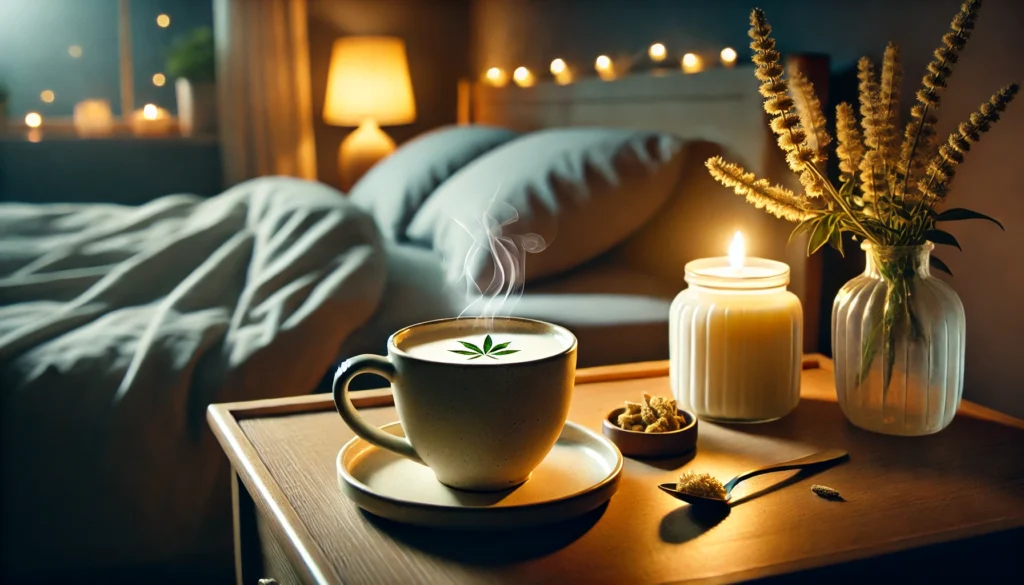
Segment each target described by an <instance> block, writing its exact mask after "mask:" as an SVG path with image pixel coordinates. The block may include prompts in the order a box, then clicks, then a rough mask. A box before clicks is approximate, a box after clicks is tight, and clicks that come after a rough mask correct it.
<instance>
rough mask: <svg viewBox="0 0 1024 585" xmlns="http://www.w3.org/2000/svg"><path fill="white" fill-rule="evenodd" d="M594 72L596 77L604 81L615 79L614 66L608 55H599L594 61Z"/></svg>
mask: <svg viewBox="0 0 1024 585" xmlns="http://www.w3.org/2000/svg"><path fill="white" fill-rule="evenodd" d="M594 70H595V71H597V76H598V77H600V78H601V79H603V80H605V81H612V80H613V79H615V65H614V64H613V63H612V60H611V58H610V57H608V55H600V56H598V58H597V59H595V60H594Z"/></svg>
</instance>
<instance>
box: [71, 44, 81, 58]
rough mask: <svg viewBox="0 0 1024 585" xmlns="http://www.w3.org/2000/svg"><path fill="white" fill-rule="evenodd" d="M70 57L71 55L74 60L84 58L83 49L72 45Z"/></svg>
mask: <svg viewBox="0 0 1024 585" xmlns="http://www.w3.org/2000/svg"><path fill="white" fill-rule="evenodd" d="M68 55H71V58H72V59H77V58H79V57H81V56H82V47H80V46H78V45H71V46H70V47H68Z"/></svg>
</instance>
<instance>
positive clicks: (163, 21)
mask: <svg viewBox="0 0 1024 585" xmlns="http://www.w3.org/2000/svg"><path fill="white" fill-rule="evenodd" d="M156 25H157V26H159V27H160V28H167V27H169V26H171V17H170V16H167V15H166V14H161V15H159V16H157V17H156Z"/></svg>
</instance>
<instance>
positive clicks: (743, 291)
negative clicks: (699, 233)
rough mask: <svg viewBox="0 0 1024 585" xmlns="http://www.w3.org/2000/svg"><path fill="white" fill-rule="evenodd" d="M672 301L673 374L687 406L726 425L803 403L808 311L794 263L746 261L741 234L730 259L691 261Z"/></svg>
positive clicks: (774, 414) (773, 415)
mask: <svg viewBox="0 0 1024 585" xmlns="http://www.w3.org/2000/svg"><path fill="white" fill-rule="evenodd" d="M685 278H686V282H687V283H688V284H689V288H687V289H686V290H684V291H683V292H681V293H679V295H678V296H677V297H676V298H675V300H674V301H672V306H671V309H670V316H669V356H670V358H671V359H670V369H669V379H670V382H671V385H672V393H673V394H674V396H675V398H676V400H677V401H678V403H679V406H680V408H683V409H686V410H690V411H691V412H694V413H696V414H697V416H698V417H701V418H705V419H709V420H718V421H726V422H762V421H769V420H775V419H777V418H781V417H783V416H785V415H786V414H788V413H789V412H790V411H791V410H793V408H795V407H796V404H797V402H798V401H799V400H800V361H801V352H802V346H803V310H802V308H801V306H800V300H799V299H798V298H797V297H796V295H794V294H793V293H791V292H789V291H788V290H786V285H787V284H789V266H788V265H786V264H784V263H782V262H776V261H774V260H766V259H763V258H746V257H745V250H744V243H743V236H742V235H741V234H740V232H736V235H735V236H734V238H733V241H732V244H731V245H730V246H729V255H728V257H719V258H703V259H700V260H694V261H692V262H689V263H687V265H686V276H685Z"/></svg>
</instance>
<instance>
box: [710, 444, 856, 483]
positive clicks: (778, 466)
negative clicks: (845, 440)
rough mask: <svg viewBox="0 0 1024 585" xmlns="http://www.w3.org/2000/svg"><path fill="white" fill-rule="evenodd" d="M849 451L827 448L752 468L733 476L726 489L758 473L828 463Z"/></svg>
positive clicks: (846, 454) (845, 455)
mask: <svg viewBox="0 0 1024 585" xmlns="http://www.w3.org/2000/svg"><path fill="white" fill-rule="evenodd" d="M849 456H850V455H849V453H847V452H846V451H843V450H842V449H826V450H824V451H819V452H817V453H813V454H811V455H808V456H806V457H801V458H799V459H793V460H792V461H784V462H782V463H773V464H772V465H766V466H764V467H758V468H757V469H751V470H750V471H746V472H743V473H741V474H739V475H737V476H736V477H734V478H732V479H731V480H730V481H729V483H727V484H725V491H726V492H731V491H732V488H734V487H736V484H738V483H739V482H741V481H744V480H747V479H750V478H752V477H756V476H758V475H764V474H765V473H774V472H776V471H788V470H790V469H802V468H804V467H811V466H814V465H819V464H821V463H828V462H829V461H834V460H837V459H844V458H846V457H849Z"/></svg>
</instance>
